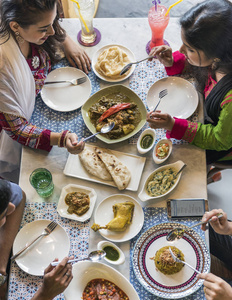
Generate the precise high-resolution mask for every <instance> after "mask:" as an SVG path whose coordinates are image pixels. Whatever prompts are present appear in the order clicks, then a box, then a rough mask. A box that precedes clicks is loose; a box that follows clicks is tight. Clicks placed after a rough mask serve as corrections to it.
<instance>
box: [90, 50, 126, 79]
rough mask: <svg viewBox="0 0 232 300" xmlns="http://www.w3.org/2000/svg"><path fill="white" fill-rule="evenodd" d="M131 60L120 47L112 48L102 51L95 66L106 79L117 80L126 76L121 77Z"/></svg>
mask: <svg viewBox="0 0 232 300" xmlns="http://www.w3.org/2000/svg"><path fill="white" fill-rule="evenodd" d="M128 63H130V60H129V58H128V56H127V54H126V53H125V52H124V51H123V50H122V49H121V48H120V47H118V46H112V47H109V48H107V49H105V50H104V51H102V52H101V53H100V54H99V56H98V58H97V63H96V64H95V69H96V71H97V72H98V73H99V74H100V75H103V76H105V77H108V78H112V79H117V78H122V77H123V76H126V75H127V74H128V73H127V72H126V73H125V75H120V72H121V70H122V68H123V67H125V66H126V65H127V64H128Z"/></svg>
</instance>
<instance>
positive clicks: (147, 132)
mask: <svg viewBox="0 0 232 300" xmlns="http://www.w3.org/2000/svg"><path fill="white" fill-rule="evenodd" d="M145 135H151V136H152V138H153V141H152V144H151V146H150V147H149V148H147V149H144V148H142V147H141V141H142V139H143V137H144V136H145ZM155 139H156V132H155V129H152V128H147V129H145V130H144V131H143V132H142V133H141V134H140V136H139V139H138V141H137V149H138V152H139V153H140V154H145V153H147V152H148V151H150V150H151V149H152V148H153V146H154V145H155Z"/></svg>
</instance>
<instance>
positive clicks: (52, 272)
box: [32, 257, 73, 300]
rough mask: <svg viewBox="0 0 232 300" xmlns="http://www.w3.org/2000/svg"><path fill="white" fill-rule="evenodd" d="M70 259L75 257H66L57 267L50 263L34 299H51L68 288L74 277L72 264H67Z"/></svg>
mask: <svg viewBox="0 0 232 300" xmlns="http://www.w3.org/2000/svg"><path fill="white" fill-rule="evenodd" d="M69 259H73V257H65V258H64V259H63V260H62V261H61V262H60V263H59V265H57V266H56V267H52V266H51V265H49V266H48V267H47V268H46V269H45V271H44V279H43V284H42V286H41V287H40V288H39V290H38V291H37V293H36V294H35V296H34V297H33V298H32V299H33V300H40V299H41V300H42V299H43V300H51V299H53V298H54V297H55V296H57V295H59V294H60V293H62V292H63V291H64V290H65V289H66V288H67V286H68V285H69V283H70V282H71V280H72V278H73V275H72V265H71V264H67V262H68V260H69ZM56 261H57V259H56Z"/></svg>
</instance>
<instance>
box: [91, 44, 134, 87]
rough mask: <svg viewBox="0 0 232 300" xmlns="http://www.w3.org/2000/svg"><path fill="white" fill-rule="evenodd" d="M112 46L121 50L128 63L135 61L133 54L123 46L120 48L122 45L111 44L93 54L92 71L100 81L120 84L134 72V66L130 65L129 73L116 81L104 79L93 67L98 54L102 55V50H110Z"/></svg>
mask: <svg viewBox="0 0 232 300" xmlns="http://www.w3.org/2000/svg"><path fill="white" fill-rule="evenodd" d="M114 46H117V47H119V48H120V49H122V50H123V51H124V52H125V53H126V54H127V56H128V58H129V60H130V62H134V61H135V55H134V53H133V52H132V51H131V50H130V49H128V48H126V47H125V46H122V45H117V44H112V45H106V46H104V47H102V48H100V49H98V50H97V51H96V52H95V53H94V54H93V58H92V69H93V71H94V73H95V74H96V75H97V76H98V77H99V78H101V79H102V80H105V81H108V82H120V81H123V80H125V79H127V78H128V77H130V76H131V74H132V73H133V72H134V70H135V65H132V67H131V69H130V71H129V73H128V74H127V75H126V76H125V77H124V76H122V78H117V79H112V78H109V77H105V76H103V75H101V74H99V73H98V71H97V70H96V69H95V65H96V63H97V59H98V56H99V55H100V53H102V52H103V51H104V50H106V49H107V48H110V47H114Z"/></svg>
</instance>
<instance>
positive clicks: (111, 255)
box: [103, 245, 120, 261]
mask: <svg viewBox="0 0 232 300" xmlns="http://www.w3.org/2000/svg"><path fill="white" fill-rule="evenodd" d="M103 250H104V251H105V253H106V258H107V259H109V260H112V261H116V260H118V259H119V256H120V254H119V252H118V250H117V249H116V248H114V247H113V246H110V245H106V246H105V247H103Z"/></svg>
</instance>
